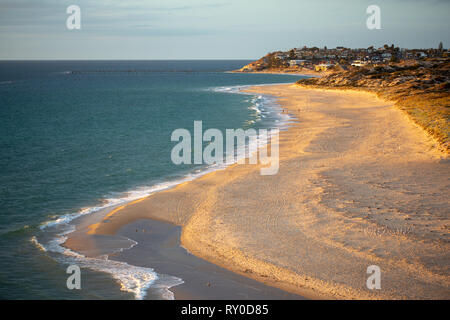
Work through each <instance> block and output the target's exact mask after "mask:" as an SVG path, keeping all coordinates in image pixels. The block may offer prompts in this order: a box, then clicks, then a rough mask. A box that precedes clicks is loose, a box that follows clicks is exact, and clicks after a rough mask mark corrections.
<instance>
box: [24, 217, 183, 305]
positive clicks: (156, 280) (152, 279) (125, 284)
mask: <svg viewBox="0 0 450 320" xmlns="http://www.w3.org/2000/svg"><path fill="white" fill-rule="evenodd" d="M74 229H75V228H74V227H73V226H67V228H66V230H65V231H63V232H62V233H59V234H58V235H57V237H56V238H53V239H52V240H50V241H49V242H48V243H46V244H41V243H39V242H38V241H37V239H36V237H33V238H31V241H32V242H33V243H34V244H36V246H37V247H39V248H40V249H41V250H43V251H45V252H55V253H59V254H61V256H59V257H57V258H56V259H57V260H59V261H60V262H62V263H64V264H76V265H78V266H79V267H80V268H88V269H91V270H95V271H99V272H104V273H108V274H110V275H111V276H112V277H113V278H114V279H115V280H116V281H117V282H118V283H119V285H120V289H121V290H122V291H126V292H130V293H132V294H133V295H134V297H135V299H138V300H142V299H144V298H145V296H146V294H147V289H148V288H149V287H150V286H152V287H153V285H154V287H155V289H156V290H158V291H159V292H160V295H161V297H162V298H163V299H170V300H171V299H174V296H173V293H172V292H171V291H170V290H169V289H170V288H171V287H173V286H177V285H180V284H182V283H184V282H183V280H182V279H180V278H177V277H173V276H167V275H164V276H162V277H163V278H162V279H161V278H160V276H159V275H158V274H157V273H156V272H155V271H154V270H153V269H152V268H145V267H138V266H133V265H130V264H128V263H126V262H121V261H115V260H109V259H108V256H107V255H103V256H100V257H97V258H90V257H86V256H84V255H82V254H80V253H78V252H75V251H73V250H70V249H68V248H65V247H63V246H62V244H63V243H64V242H65V241H66V240H67V234H69V233H71V232H73V231H74ZM136 244H137V242H135V241H133V243H132V245H131V246H130V248H132V247H134V246H135V245H136ZM122 250H123V249H122Z"/></svg>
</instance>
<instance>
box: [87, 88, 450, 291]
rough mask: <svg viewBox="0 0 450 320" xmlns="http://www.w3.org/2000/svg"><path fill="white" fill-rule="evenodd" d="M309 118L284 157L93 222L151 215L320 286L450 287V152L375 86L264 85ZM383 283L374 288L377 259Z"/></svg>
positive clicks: (212, 248)
mask: <svg viewBox="0 0 450 320" xmlns="http://www.w3.org/2000/svg"><path fill="white" fill-rule="evenodd" d="M249 91H252V92H258V93H265V94H271V95H274V96H278V97H280V103H281V105H282V106H283V107H284V108H286V109H287V110H289V112H290V113H292V114H293V115H294V116H295V117H296V118H297V119H298V121H297V122H296V123H295V124H294V125H293V126H292V127H291V128H290V129H289V130H287V131H284V132H282V133H281V136H280V169H279V173H278V174H277V175H274V176H261V175H260V172H259V167H258V166H256V165H234V166H231V167H229V168H227V169H226V170H222V171H216V172H213V173H210V174H208V175H205V176H203V177H201V178H199V179H196V180H194V181H191V182H187V183H184V184H181V185H179V186H177V187H176V188H174V189H171V190H167V191H163V192H159V193H157V194H154V195H152V196H150V197H148V198H147V199H145V200H143V201H140V202H136V203H134V204H130V205H128V206H125V207H124V208H121V209H120V210H116V211H115V212H114V214H112V215H109V216H108V217H107V218H106V219H105V220H103V221H102V222H100V223H99V224H98V225H95V226H93V227H91V228H90V229H89V230H90V231H91V232H95V233H97V234H112V233H115V232H116V231H117V230H118V229H119V228H120V227H121V226H123V225H125V224H128V223H130V222H132V221H136V220H137V219H141V218H152V219H161V220H166V221H170V222H173V223H175V224H178V225H181V226H182V227H183V228H182V236H181V240H182V244H183V246H185V247H186V248H187V249H189V250H190V251H191V252H192V253H193V254H195V255H197V256H199V257H202V258H204V259H206V260H209V261H211V262H213V263H216V264H218V265H221V266H224V267H226V268H228V269H230V270H232V271H235V272H238V273H241V274H244V275H246V276H249V277H252V278H254V279H257V280H260V281H263V282H266V283H268V284H271V285H274V286H277V287H280V288H283V289H285V290H289V291H292V292H296V293H300V294H302V295H304V296H309V297H324V298H357V299H361V298H375V299H378V298H395V299H402V298H409V299H421V298H425V299H429V298H443V299H449V298H450V273H449V265H450V263H449V262H450V255H449V252H450V250H449V249H450V246H449V226H450V220H449V213H450V210H449V207H450V206H449V190H450V188H449V185H450V179H449V178H450V170H449V169H450V165H449V161H448V159H447V158H446V156H445V155H444V154H442V153H441V152H440V151H439V150H438V148H437V144H436V142H435V141H434V140H433V139H432V138H430V137H429V136H428V135H427V134H426V133H425V132H424V131H423V130H422V129H420V128H419V127H417V126H416V125H415V124H413V123H412V121H410V120H409V119H408V117H407V116H406V115H405V114H403V113H402V112H401V111H399V110H398V109H396V108H395V107H393V106H392V105H391V104H389V103H386V102H384V101H382V100H380V99H378V98H377V97H376V96H375V95H372V94H369V93H363V92H356V91H332V90H328V91H326V90H318V89H305V88H300V87H297V86H295V85H274V86H264V87H254V88H251V89H249ZM373 264H375V265H378V266H379V267H380V268H381V275H382V280H381V289H380V290H368V289H367V288H366V279H367V277H368V275H367V274H366V269H367V267H368V266H369V265H373Z"/></svg>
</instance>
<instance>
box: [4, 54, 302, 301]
mask: <svg viewBox="0 0 450 320" xmlns="http://www.w3.org/2000/svg"><path fill="white" fill-rule="evenodd" d="M246 63H248V61H236V60H234V61H115V62H111V61H108V62H106V61H103V62H102V61H87V62H70V61H60V62H56V61H55V62H36V61H35V62H31V61H30V62H0V120H1V126H0V150H1V152H0V182H1V183H0V246H1V248H0V297H1V298H6V299H88V298H90V299H97V298H98V299H104V298H114V299H133V298H136V292H133V291H132V290H129V291H123V290H120V285H121V284H122V285H123V283H122V282H121V280H120V279H118V278H117V277H115V274H111V273H108V272H107V271H105V270H104V269H105V268H109V266H108V265H105V266H101V267H99V268H91V267H90V265H89V264H83V263H81V264H82V265H81V267H82V268H83V279H84V281H83V284H84V286H83V290H68V289H67V287H66V279H67V276H68V275H67V274H66V267H67V263H70V261H68V260H67V259H66V260H64V259H62V256H64V255H63V254H61V252H58V250H59V247H58V246H56V247H55V239H56V238H55V234H56V231H55V230H52V228H56V226H58V228H59V229H58V232H59V233H61V232H62V231H64V228H62V226H63V225H64V222H66V221H68V220H70V219H71V218H72V217H74V216H77V215H79V214H80V213H90V212H92V211H95V210H96V208H99V207H103V206H108V205H113V204H117V203H121V202H125V201H129V200H130V199H135V198H138V197H141V196H144V195H146V194H149V193H151V192H153V191H155V190H159V189H161V188H165V187H169V186H172V185H174V184H176V183H177V182H179V181H181V180H183V179H186V178H187V177H188V178H189V177H190V178H192V177H195V174H200V173H202V172H204V171H205V170H208V168H206V167H205V166H202V165H197V166H194V165H181V166H176V165H174V164H173V163H172V162H171V159H170V152H171V149H172V147H173V146H174V145H175V143H173V142H171V141H170V136H171V133H172V131H173V130H175V129H177V128H186V129H188V130H190V131H192V129H193V122H194V120H202V121H203V128H204V129H207V128H218V129H221V130H225V129H226V128H250V127H254V128H265V127H273V126H276V125H278V123H280V122H281V121H283V118H281V116H280V114H279V110H277V108H276V105H275V104H274V101H273V99H271V98H270V97H261V96H255V95H244V94H237V93H236V91H237V90H236V87H237V86H245V85H251V84H267V83H283V82H294V81H295V80H297V79H298V78H299V77H298V76H288V75H262V74H230V73H224V72H223V71H227V70H233V69H236V68H239V67H241V66H242V65H244V64H246ZM61 217H62V218H61ZM58 219H59V220H58ZM55 220H56V221H57V223H54V221H55ZM49 222H50V223H49ZM66 258H67V257H66ZM72 258H73V257H72ZM78 262H79V261H78ZM120 267H121V266H112V267H111V268H120ZM141 271H142V272H144V273H145V272H146V270H140V271H139V270H136V272H137V273H139V272H141ZM149 283H150V282H149ZM150 285H151V284H150ZM147 298H151V297H148V296H147Z"/></svg>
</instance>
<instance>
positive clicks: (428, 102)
mask: <svg viewBox="0 0 450 320" xmlns="http://www.w3.org/2000/svg"><path fill="white" fill-rule="evenodd" d="M297 83H298V84H299V85H303V86H314V87H325V88H333V89H363V90H368V91H371V92H375V93H377V94H378V95H379V96H380V97H381V98H384V99H387V100H391V101H394V102H395V103H396V105H397V106H398V107H400V108H401V109H402V110H404V111H406V112H407V113H408V114H409V115H410V116H411V118H412V119H413V120H414V121H415V122H416V123H417V124H419V125H420V126H422V127H423V128H424V129H425V130H427V131H428V132H429V133H430V134H431V135H433V136H434V137H435V138H436V139H437V140H438V141H439V142H440V143H441V145H442V147H443V148H444V149H446V150H447V152H449V151H450V137H449V136H450V123H449V121H450V59H448V58H447V59H434V60H428V61H418V62H417V61H416V62H412V63H397V64H390V65H385V66H375V67H374V66H365V67H358V68H351V69H350V70H347V71H339V72H335V73H331V74H328V75H325V76H323V77H321V78H309V79H302V80H299V81H298V82H297Z"/></svg>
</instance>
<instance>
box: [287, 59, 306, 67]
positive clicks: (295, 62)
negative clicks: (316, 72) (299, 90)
mask: <svg viewBox="0 0 450 320" xmlns="http://www.w3.org/2000/svg"><path fill="white" fill-rule="evenodd" d="M305 62H306V60H289V66H291V67H295V66H302V65H304V64H305Z"/></svg>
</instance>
